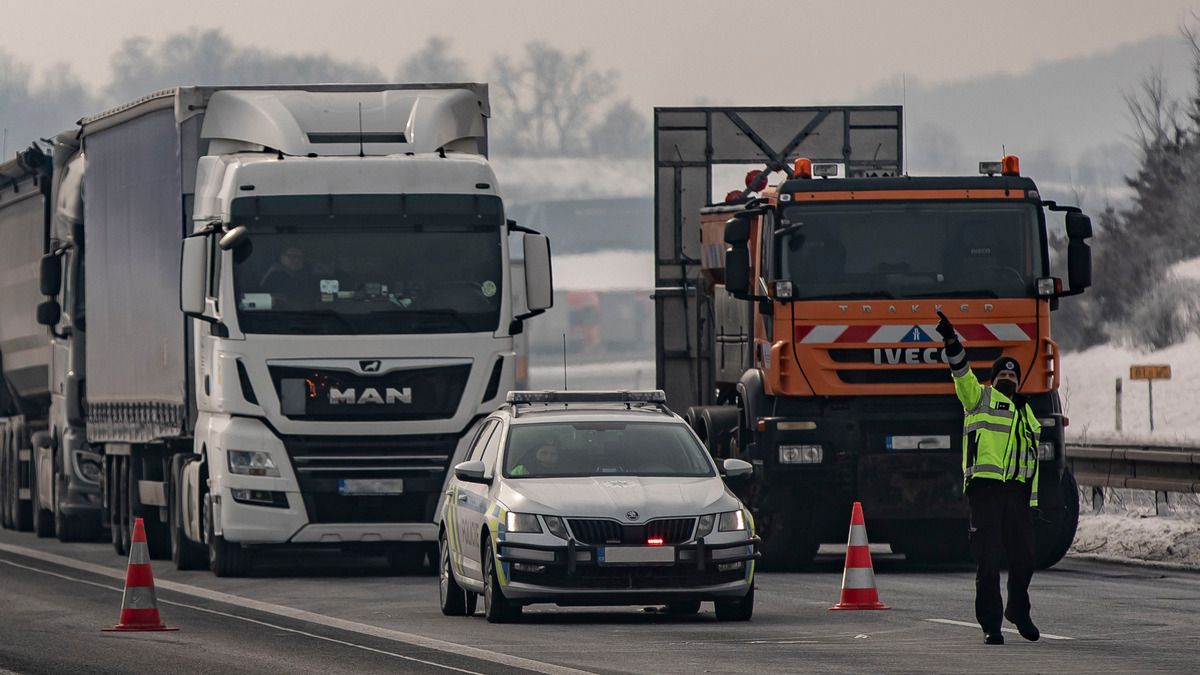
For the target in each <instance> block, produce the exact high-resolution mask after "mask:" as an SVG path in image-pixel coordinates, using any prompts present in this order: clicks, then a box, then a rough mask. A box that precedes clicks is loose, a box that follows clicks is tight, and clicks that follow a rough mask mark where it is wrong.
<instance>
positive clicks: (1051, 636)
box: [925, 619, 1075, 640]
mask: <svg viewBox="0 0 1200 675" xmlns="http://www.w3.org/2000/svg"><path fill="white" fill-rule="evenodd" d="M925 620H926V621H932V622H933V623H945V624H949V625H951V626H966V627H967V628H975V629H978V628H979V624H977V623H971V622H969V621H955V620H954V619H925ZM1000 630H1002V631H1004V632H1005V633H1013V634H1014V635H1020V633H1019V632H1018V631H1017V629H1016V628H1008V627H1005V628H1001V629H1000ZM1042 637H1044V638H1046V639H1047V640H1074V639H1075V638H1073V637H1067V636H1065V635H1054V634H1053V633H1042Z"/></svg>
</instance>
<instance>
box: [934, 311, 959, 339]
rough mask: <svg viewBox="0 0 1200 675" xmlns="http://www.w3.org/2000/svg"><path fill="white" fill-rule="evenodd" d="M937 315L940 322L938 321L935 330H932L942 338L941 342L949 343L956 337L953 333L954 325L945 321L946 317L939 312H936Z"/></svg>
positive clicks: (947, 320)
mask: <svg viewBox="0 0 1200 675" xmlns="http://www.w3.org/2000/svg"><path fill="white" fill-rule="evenodd" d="M937 315H938V318H939V319H941V321H938V325H937V328H935V329H934V330H936V331H937V332H938V335H941V336H942V341H943V342H950V341H951V340H953V339H954V338H956V337H958V334H957V333H955V332H954V324H952V323H950V319H947V318H946V315H945V314H942V313H941V311H938V313H937Z"/></svg>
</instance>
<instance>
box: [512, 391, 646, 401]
mask: <svg viewBox="0 0 1200 675" xmlns="http://www.w3.org/2000/svg"><path fill="white" fill-rule="evenodd" d="M504 400H505V401H507V402H508V403H513V404H519V403H666V402H667V394H666V392H664V391H663V390H662V389H652V390H645V391H627V390H621V391H595V390H593V391H554V390H543V391H510V392H508V396H507V397H506V398H505V399H504Z"/></svg>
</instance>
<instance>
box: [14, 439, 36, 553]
mask: <svg viewBox="0 0 1200 675" xmlns="http://www.w3.org/2000/svg"><path fill="white" fill-rule="evenodd" d="M13 441H14V445H15V446H16V447H14V448H12V449H11V450H10V451H9V454H10V456H11V458H12V459H11V462H12V463H11V464H10V465H9V466H10V467H11V469H12V474H13V477H12V484H13V502H14V504H13V529H14V530H16V531H18V532H29V531H31V530H33V501H32V500H29V499H21V478H22V477H24V478H25V479H28V478H29V475H30V473H31V472H30V471H29V470H26V471H21V450H22V449H24V450H25V451H26V452H28V453H29V454H30V463H32V458H33V451H32V450H30V449H29V437H28V436H27V435H26V434H25V425H24V424H22V423H20V422H18V424H17V425H16V429H15V430H14V431H13Z"/></svg>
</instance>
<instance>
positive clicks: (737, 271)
mask: <svg viewBox="0 0 1200 675" xmlns="http://www.w3.org/2000/svg"><path fill="white" fill-rule="evenodd" d="M725 290H727V291H729V292H730V293H732V294H733V296H734V297H736V298H742V299H743V300H745V299H749V295H750V249H748V248H746V247H745V246H744V245H743V246H740V247H738V246H735V247H733V248H731V249H729V250H728V251H726V252H725Z"/></svg>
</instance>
